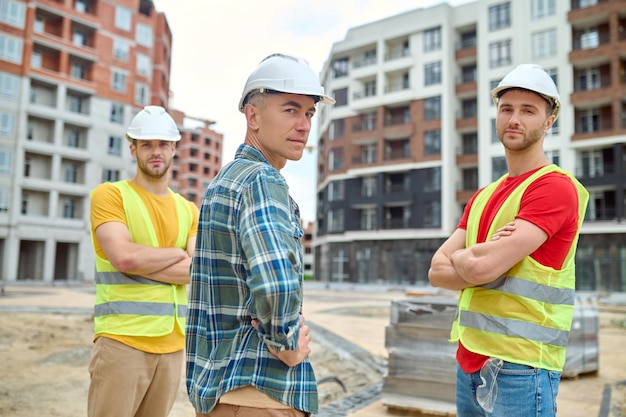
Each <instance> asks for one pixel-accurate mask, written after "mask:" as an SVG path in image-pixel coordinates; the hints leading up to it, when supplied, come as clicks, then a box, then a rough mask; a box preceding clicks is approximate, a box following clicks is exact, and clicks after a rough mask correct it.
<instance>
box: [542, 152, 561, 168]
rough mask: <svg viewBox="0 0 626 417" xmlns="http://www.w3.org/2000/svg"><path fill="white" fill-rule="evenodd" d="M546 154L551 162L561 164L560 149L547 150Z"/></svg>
mask: <svg viewBox="0 0 626 417" xmlns="http://www.w3.org/2000/svg"><path fill="white" fill-rule="evenodd" d="M545 154H546V158H548V160H549V161H550V162H551V163H553V164H555V165H558V164H559V160H560V158H559V151H558V150H555V151H546V152H545Z"/></svg>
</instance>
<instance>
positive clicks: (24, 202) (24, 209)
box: [20, 191, 28, 214]
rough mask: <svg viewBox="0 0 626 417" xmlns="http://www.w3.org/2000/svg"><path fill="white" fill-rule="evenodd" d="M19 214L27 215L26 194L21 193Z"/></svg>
mask: <svg viewBox="0 0 626 417" xmlns="http://www.w3.org/2000/svg"><path fill="white" fill-rule="evenodd" d="M20 213H22V214H28V194H27V193H25V192H23V191H22V206H21V207H20Z"/></svg>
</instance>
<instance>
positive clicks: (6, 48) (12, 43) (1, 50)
mask: <svg viewBox="0 0 626 417" xmlns="http://www.w3.org/2000/svg"><path fill="white" fill-rule="evenodd" d="M0 59H3V60H5V61H9V62H13V63H15V64H21V63H22V40H21V39H19V38H14V37H13V36H9V35H6V34H4V33H0Z"/></svg>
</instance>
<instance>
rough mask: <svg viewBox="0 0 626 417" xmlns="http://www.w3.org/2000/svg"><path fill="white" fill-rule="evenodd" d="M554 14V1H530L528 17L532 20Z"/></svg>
mask: <svg viewBox="0 0 626 417" xmlns="http://www.w3.org/2000/svg"><path fill="white" fill-rule="evenodd" d="M555 14H556V0H531V2H530V15H531V17H532V18H533V19H542V18H544V17H548V16H554V15H555Z"/></svg>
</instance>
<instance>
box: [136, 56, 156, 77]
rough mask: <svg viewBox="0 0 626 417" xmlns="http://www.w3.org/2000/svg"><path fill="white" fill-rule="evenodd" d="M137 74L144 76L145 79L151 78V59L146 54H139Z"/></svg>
mask: <svg viewBox="0 0 626 417" xmlns="http://www.w3.org/2000/svg"><path fill="white" fill-rule="evenodd" d="M136 58H137V68H136V69H137V74H139V75H143V76H144V77H148V78H149V77H150V74H151V73H152V63H151V62H150V58H149V57H148V56H147V55H144V54H137V57H136Z"/></svg>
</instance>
